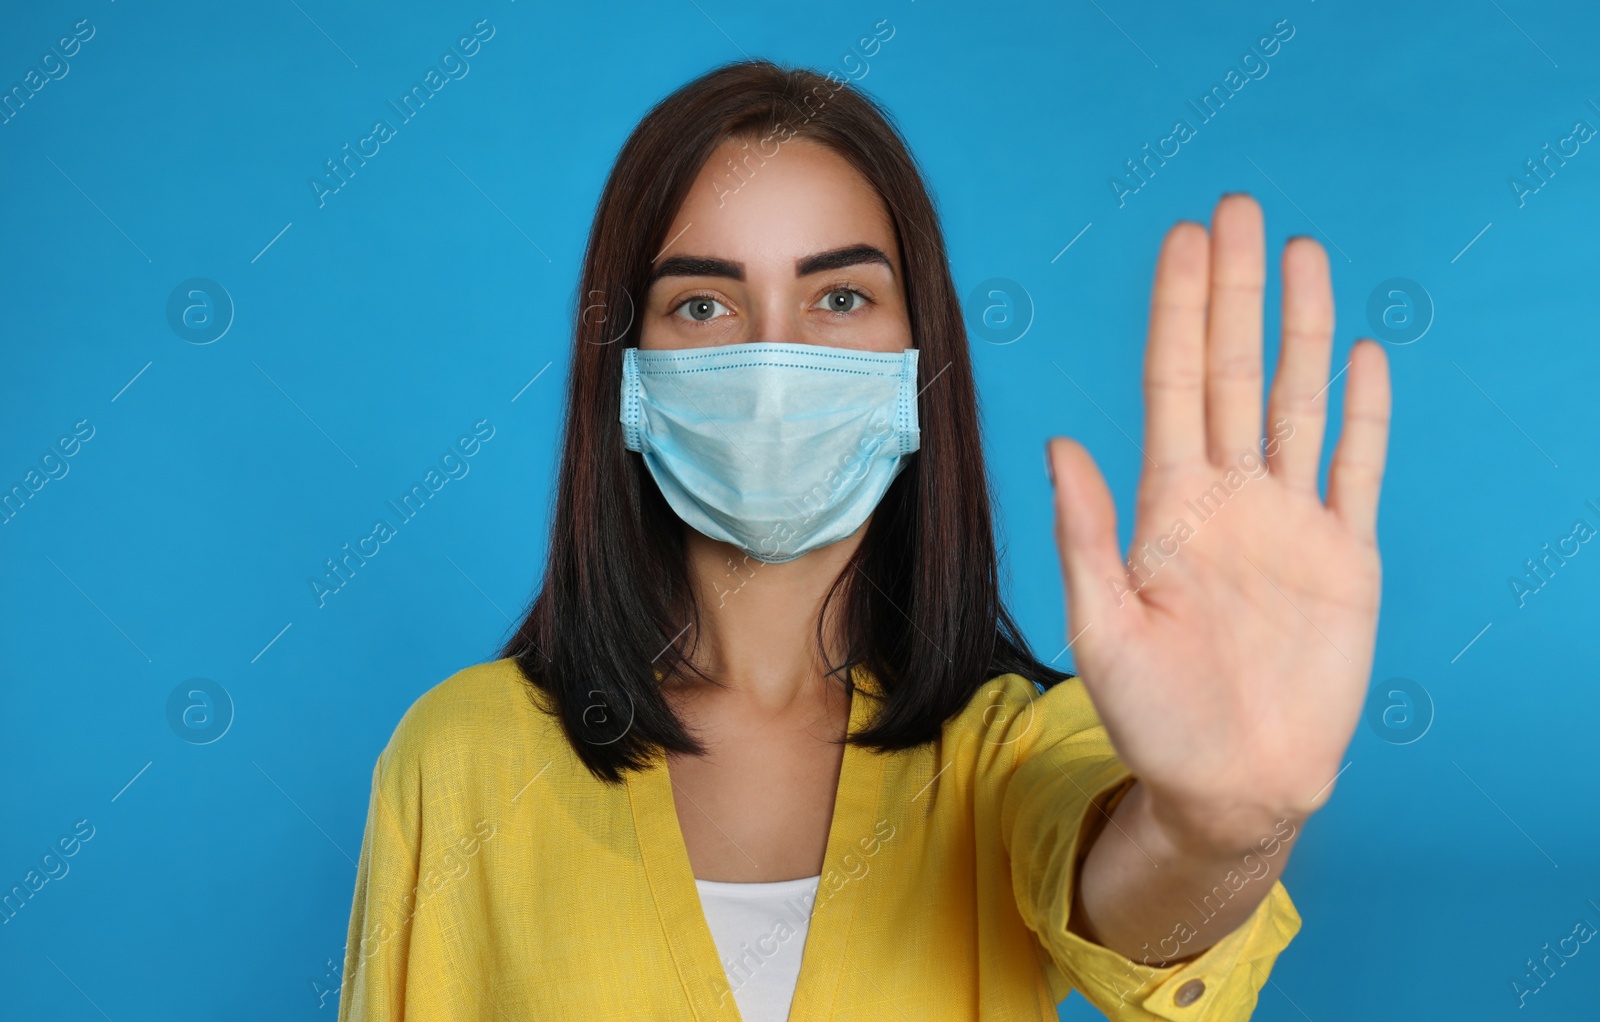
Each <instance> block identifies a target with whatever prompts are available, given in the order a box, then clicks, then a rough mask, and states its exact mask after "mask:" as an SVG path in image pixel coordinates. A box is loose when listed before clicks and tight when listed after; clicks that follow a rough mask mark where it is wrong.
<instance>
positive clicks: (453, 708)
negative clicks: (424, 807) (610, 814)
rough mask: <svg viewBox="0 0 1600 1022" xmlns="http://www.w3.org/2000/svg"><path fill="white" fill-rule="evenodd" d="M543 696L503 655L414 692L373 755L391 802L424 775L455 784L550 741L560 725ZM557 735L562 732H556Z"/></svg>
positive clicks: (407, 794)
mask: <svg viewBox="0 0 1600 1022" xmlns="http://www.w3.org/2000/svg"><path fill="white" fill-rule="evenodd" d="M547 705H548V702H547V700H546V697H545V696H544V695H543V693H541V692H539V691H538V689H536V688H535V687H534V686H533V685H531V684H530V683H529V682H528V681H527V679H526V678H525V677H524V676H523V674H522V670H521V668H519V667H518V666H517V662H516V661H515V660H513V659H510V658H506V659H502V660H495V661H491V662H489V663H482V664H474V665H472V666H471V667H466V668H463V669H462V670H459V671H457V672H456V673H454V674H452V675H450V676H449V677H448V678H446V679H444V680H443V681H441V682H439V683H438V684H437V685H434V686H433V687H432V688H430V689H428V690H427V691H426V692H424V693H423V694H422V695H420V696H418V697H417V699H416V701H414V702H413V703H412V704H411V706H410V708H409V709H407V710H406V712H405V714H404V715H403V716H402V717H401V718H400V722H399V724H397V725H396V726H395V729H394V733H393V734H392V735H391V736H390V738H389V742H388V744H387V745H386V746H385V747H384V750H383V752H382V754H381V755H380V756H379V758H378V764H377V773H378V775H379V777H380V778H381V780H382V783H383V785H384V787H386V788H387V789H388V790H389V791H390V792H391V793H392V795H393V797H394V799H395V801H396V802H397V803H402V804H403V803H405V802H409V801H411V800H412V799H414V798H416V797H419V796H420V794H421V790H422V788H423V786H424V782H425V781H426V782H429V784H428V786H430V787H438V786H439V785H440V784H441V783H444V784H449V785H451V786H454V785H455V784H457V783H459V782H461V781H463V780H464V779H465V778H466V776H467V775H471V774H482V773H484V772H493V771H494V770H495V769H496V767H497V765H500V764H502V763H503V762H504V761H505V760H507V758H508V757H511V756H515V757H516V758H518V759H521V758H523V757H524V756H526V755H528V754H530V753H532V754H535V755H537V754H539V752H541V751H545V750H548V749H550V748H551V745H550V743H551V742H552V740H555V739H561V731H560V727H559V725H558V724H557V722H555V721H554V720H553V718H551V717H550V716H549V714H547V713H546V712H544V707H546V706H547ZM563 742H564V739H563Z"/></svg>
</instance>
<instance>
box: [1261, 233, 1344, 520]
mask: <svg viewBox="0 0 1600 1022" xmlns="http://www.w3.org/2000/svg"><path fill="white" fill-rule="evenodd" d="M1332 351H1333V285H1332V284H1331V283H1330V282H1329V277H1328V254H1327V252H1325V251H1324V250H1323V248H1322V246H1321V245H1319V244H1317V242H1316V241H1314V240H1312V239H1311V238H1304V237H1302V238H1291V239H1289V243H1288V244H1287V245H1285V246H1284V247H1283V347H1282V351H1281V353H1280V354H1279V356H1278V372H1277V375H1276V376H1275V377H1274V379H1273V381H1272V397H1271V400H1270V401H1269V402H1268V406H1267V407H1268V411H1267V433H1268V434H1269V437H1270V439H1268V441H1267V448H1266V449H1267V467H1268V469H1269V470H1270V471H1271V472H1272V473H1273V474H1275V475H1277V476H1278V477H1279V478H1280V479H1282V480H1283V482H1284V485H1286V486H1288V487H1290V488H1291V489H1295V490H1300V491H1302V492H1306V493H1310V494H1312V495H1313V496H1314V495H1316V493H1317V469H1318V468H1319V467H1320V466H1321V464H1322V437H1323V433H1324V432H1325V430H1326V428H1327V422H1328V393H1327V390H1328V360H1329V357H1330V354H1331V352H1332Z"/></svg>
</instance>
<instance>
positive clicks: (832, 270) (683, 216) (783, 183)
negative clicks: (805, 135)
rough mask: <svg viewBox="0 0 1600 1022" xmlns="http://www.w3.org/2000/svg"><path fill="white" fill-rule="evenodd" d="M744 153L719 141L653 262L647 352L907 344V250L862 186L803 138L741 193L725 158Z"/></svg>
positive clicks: (752, 168)
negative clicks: (759, 344)
mask: <svg viewBox="0 0 1600 1022" xmlns="http://www.w3.org/2000/svg"><path fill="white" fill-rule="evenodd" d="M751 151H752V152H753V151H754V147H753V146H752V149H751ZM743 155H744V153H743V151H742V150H741V147H740V146H739V144H737V143H734V142H731V141H730V142H725V143H723V145H722V146H721V147H719V148H718V149H717V150H716V151H715V152H714V153H712V155H711V158H710V159H709V160H707V161H706V165H705V166H704V167H703V168H701V170H700V174H699V175H698V177H696V179H695V182H694V185H693V187H692V188H690V190H689V195H688V198H687V199H685V201H684V203H683V207H682V208H681V209H680V210H679V211H678V215H677V218H676V219H675V220H673V222H672V226H671V228H670V229H669V230H668V231H667V238H668V239H669V241H668V243H667V245H666V248H665V249H664V250H663V251H662V252H661V253H659V254H658V255H657V256H656V258H655V260H654V262H653V263H652V264H651V265H652V268H653V271H654V274H655V276H654V278H653V279H652V281H651V284H650V291H649V294H648V296H647V298H646V302H645V315H644V322H643V324H642V326H641V328H640V337H639V347H641V348H645V349H651V348H702V347H712V346H715V345H719V344H744V343H749V342H754V341H765V342H770V343H779V344H820V345H826V346H829V347H835V348H853V349H856V350H861V351H885V352H895V351H901V350H903V349H905V348H909V347H911V321H910V317H909V316H908V315H907V311H906V299H905V286H904V277H903V271H902V268H901V266H900V252H899V245H898V244H897V243H896V240H895V234H894V227H893V226H892V224H891V223H890V221H889V214H888V209H887V208H886V207H885V206H884V203H883V200H882V198H880V197H879V195H878V193H877V192H876V191H875V190H874V189H873V187H872V185H871V184H869V183H868V182H867V180H866V178H864V177H862V176H861V175H860V174H859V173H857V172H856V170H855V169H854V168H852V167H851V166H850V164H848V163H846V162H845V161H844V159H843V158H842V157H840V156H838V155H837V154H835V153H834V152H833V151H832V150H830V149H828V148H826V147H824V146H821V145H818V144H816V143H814V142H810V141H807V140H805V139H798V138H797V139H792V140H790V141H788V142H786V143H784V144H783V145H782V147H781V148H780V149H779V150H778V152H777V154H776V155H775V156H772V157H770V158H767V159H765V161H764V162H763V163H761V164H760V165H759V166H757V165H756V160H755V159H753V158H752V159H750V160H749V163H748V167H747V168H746V169H745V170H744V174H745V177H744V183H743V184H742V185H741V184H740V179H739V178H738V177H736V176H734V174H733V171H732V170H731V169H730V168H729V166H728V162H727V161H728V160H729V159H732V160H734V161H735V163H737V162H738V161H739V159H740V157H741V156H743Z"/></svg>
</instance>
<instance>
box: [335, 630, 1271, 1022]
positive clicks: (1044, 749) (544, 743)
mask: <svg viewBox="0 0 1600 1022" xmlns="http://www.w3.org/2000/svg"><path fill="white" fill-rule="evenodd" d="M852 677H853V683H854V686H855V687H854V691H853V694H852V697H851V706H850V726H851V730H852V731H855V730H858V729H860V728H861V727H863V726H864V725H865V724H866V723H867V722H868V720H869V719H870V714H871V712H872V709H873V707H874V705H875V703H876V702H877V700H878V699H880V698H881V695H882V689H881V687H880V686H879V685H878V683H877V681H876V679H874V678H873V677H872V675H871V674H870V672H868V671H866V670H864V669H860V668H858V669H857V670H856V671H855V672H854V674H853V676H852ZM530 692H531V693H534V698H537V699H539V700H540V701H541V704H544V705H548V697H546V696H544V695H543V694H542V693H539V692H538V690H537V689H534V688H532V686H530V685H528V684H527V683H526V682H525V681H524V680H523V678H522V675H521V672H520V671H519V670H518V668H517V665H516V663H515V661H512V660H509V659H507V660H498V661H495V662H493V663H487V664H479V665H476V666H473V667H469V668H466V669H465V670H463V671H460V672H458V673H457V674H455V675H453V676H451V677H450V678H449V679H447V680H445V681H444V682H442V683H440V684H439V685H437V686H435V687H434V688H433V689H431V690H430V691H428V692H426V693H424V694H423V695H422V696H421V697H420V698H418V699H417V701H416V702H415V704H413V705H412V707H411V708H410V710H409V711H407V713H406V714H405V716H404V718H403V719H402V720H401V721H400V724H399V726H398V727H396V729H395V731H394V735H393V737H392V738H391V739H390V741H389V744H388V746H387V747H386V748H385V749H384V750H383V752H382V754H381V755H380V756H379V758H378V761H377V763H376V765H375V767H374V769H373V775H372V796H371V802H370V804H369V807H368V810H367V823H366V832H365V835H364V836H363V839H362V844H361V862H360V865H359V868H358V870H357V873H356V887H355V898H354V904H353V906H352V908H351V913H350V931H349V944H348V946H347V947H346V950H345V967H344V981H343V988H342V991H341V997H340V1002H339V1019H340V1022H353V1020H384V1022H390V1020H393V1022H400V1020H402V1019H403V1020H405V1022H436V1020H443V1019H461V1020H466V1019H472V1020H480V1019H481V1020H484V1022H498V1020H504V1022H512V1020H516V1022H544V1020H553V1019H581V1020H590V1019H594V1020H603V1022H638V1020H645V1019H670V1020H688V1019H694V1020H703V1022H738V1019H739V1012H738V1007H737V1005H736V1003H735V1001H734V998H733V996H732V993H731V988H730V985H729V977H728V972H727V969H725V967H724V963H723V962H722V961H721V960H720V959H719V957H718V953H717V948H716V945H715V944H714V943H713V941H712V938H711V932H710V930H709V928H708V927H707V925H706V921H705V917H704V915H703V913H702V911H701V908H700V901H699V894H698V892H697V890H696V887H695V882H694V875H693V872H692V870H691V868H690V865H689V857H688V853H687V851H686V850H685V846H684V842H683V832H682V830H681V829H680V827H679V824H678V819H677V812H676V809H675V808H674V802H673V798H672V788H671V782H670V780H669V778H668V775H667V770H666V765H665V759H664V757H663V756H662V755H661V753H660V752H659V751H658V752H657V754H656V757H655V760H654V762H653V764H652V766H651V768H650V769H649V770H646V771H643V772H630V773H629V774H628V775H627V778H628V779H627V781H626V783H624V784H619V785H608V784H605V783H603V782H601V781H599V780H597V779H596V778H595V777H594V776H593V775H592V774H590V773H589V771H588V770H587V768H585V767H584V766H583V764H582V762H581V761H580V760H579V759H578V757H577V756H576V755H575V754H574V753H573V752H572V750H571V748H570V746H569V745H568V742H567V738H566V736H565V733H564V732H563V731H562V730H561V728H560V725H559V723H558V722H557V721H556V720H555V719H554V718H552V717H549V716H547V715H545V714H543V713H541V712H539V711H538V710H537V709H536V708H535V707H534V706H533V705H532V701H531V700H530V696H529V693H530ZM1131 784H1132V778H1131V777H1130V775H1129V773H1128V769H1127V767H1126V766H1124V765H1123V764H1122V763H1121V761H1120V760H1118V759H1117V758H1116V756H1115V754H1114V752H1113V751H1112V747H1111V744H1110V742H1109V740H1108V739H1107V737H1106V732H1105V729H1104V728H1103V727H1102V726H1101V725H1100V722H1099V719H1098V717H1097V716H1096V714H1095V710H1094V707H1093V705H1092V704H1091V703H1090V701H1089V698H1088V695H1087V692H1086V691H1085V689H1084V687H1083V683H1082V682H1081V681H1080V680H1078V679H1072V680H1070V681H1066V682H1062V683H1061V684H1059V685H1057V686H1055V687H1053V688H1051V689H1049V690H1048V691H1047V692H1046V693H1045V694H1042V695H1041V694H1039V691H1038V689H1037V688H1036V687H1035V685H1034V684H1033V683H1032V682H1030V681H1028V680H1026V679H1025V678H1022V677H1020V676H1018V675H1015V674H1008V675H1002V676H1000V677H998V678H995V679H994V680H992V681H991V682H989V683H987V684H985V685H984V686H983V687H982V688H981V689H980V690H979V692H978V693H977V694H976V695H975V696H974V697H973V699H972V700H971V702H970V703H969V704H968V705H967V707H966V708H965V709H964V710H963V711H962V712H961V713H959V714H957V715H956V716H955V717H953V718H951V719H950V720H949V721H947V722H946V723H945V725H944V728H943V731H942V735H941V737H940V738H939V739H938V740H937V741H935V742H932V743H929V744H927V745H924V746H921V747H919V748H916V749H911V750H905V751H900V752H896V753H891V754H887V755H886V754H882V753H877V752H874V751H872V750H870V749H862V748H858V747H857V746H854V745H847V746H846V747H845V752H844V762H843V766H842V768H841V773H840V777H839V787H838V793H837V795H836V798H835V804H834V812H833V822H832V825H831V827H830V829H829V832H828V839H827V852H826V858H825V860H824V864H823V868H822V879H821V881H820V882H819V886H818V890H817V895H816V900H815V902H814V903H813V904H812V905H811V908H810V917H811V918H810V924H809V933H808V935H807V937H806V943H805V948H804V955H803V958H802V962H801V968H800V976H799V980H798V983H797V985H796V987H795V993H794V1002H793V1008H792V1009H791V1013H790V1015H789V1018H790V1019H791V1020H795V1022H822V1020H825V1019H833V1020H857V1019H859V1020H862V1022H867V1020H870V1022H882V1020H883V1019H888V1018H906V1019H916V1020H918V1022H926V1020H946V1019H949V1020H956V1019H993V1020H998V1019H1018V1020H1020V1019H1039V1020H1045V1022H1053V1020H1055V1019H1056V1018H1057V1010H1056V1006H1057V1004H1058V1003H1059V1002H1061V1001H1062V1000H1064V999H1065V998H1066V996H1067V994H1068V992H1069V991H1070V990H1072V989H1074V988H1075V989H1077V990H1079V991H1081V992H1082V994H1083V996H1084V997H1085V998H1086V999H1087V1000H1088V1001H1089V1002H1090V1003H1091V1004H1093V1005H1095V1006H1096V1007H1097V1008H1099V1009H1100V1010H1101V1011H1103V1012H1104V1013H1105V1014H1106V1015H1107V1016H1109V1017H1110V1018H1111V1019H1113V1020H1119V1022H1120V1020H1135V1019H1139V1020H1148V1019H1166V1020H1170V1022H1202V1020H1203V1022H1217V1020H1222V1019H1243V1018H1247V1017H1248V1016H1249V1014H1250V1012H1251V1010H1252V1009H1253V1008H1254V1006H1255V1003H1256V994H1257V992H1258V991H1259V990H1260V988H1261V987H1262V985H1263V984H1264V983H1265V982H1266V979H1267V974H1268V972H1269V971H1270V969H1271V967H1272V964H1273V962H1274V960H1275V959H1276V958H1277V956H1278V953H1279V952H1280V951H1282V950H1283V948H1284V947H1285V946H1287V945H1288V943H1289V941H1290V939H1291V938H1292V937H1293V936H1294V935H1295V933H1296V932H1297V931H1298V930H1299V928H1300V916H1299V914H1298V913H1297V912H1296V911H1295V908H1294V905H1293V904H1292V903H1291V902H1290V901H1289V895H1288V892H1287V891H1286V890H1285V889H1284V887H1283V883H1282V881H1281V880H1277V879H1272V880H1271V881H1270V882H1271V884H1272V886H1271V890H1270V892H1269V894H1268V896H1267V897H1266V898H1265V899H1264V900H1263V901H1262V903H1261V904H1260V906H1259V907H1258V908H1257V909H1256V911H1255V912H1254V914H1252V915H1251V916H1250V917H1249V918H1248V919H1247V920H1246V921H1245V922H1244V924H1243V925H1241V926H1240V927H1239V928H1238V929H1236V930H1234V931H1233V932H1231V933H1228V934H1226V935H1222V934H1213V933H1206V931H1205V925H1206V923H1205V918H1206V913H1205V912H1204V911H1202V910H1201V909H1200V908H1199V907H1197V908H1196V911H1195V912H1194V913H1192V919H1193V927H1194V929H1193V931H1192V933H1191V935H1192V934H1193V933H1205V934H1206V936H1207V938H1218V937H1220V939H1219V940H1217V941H1216V943H1215V944H1213V946H1212V947H1210V948H1209V949H1208V950H1207V951H1206V952H1205V953H1204V954H1202V955H1200V956H1199V957H1198V958H1196V959H1195V960H1194V961H1191V962H1188V963H1185V964H1182V965H1175V966H1169V967H1167V968H1165V969H1152V968H1149V967H1146V966H1143V965H1139V964H1136V963H1134V962H1131V961H1129V960H1128V959H1126V958H1123V957H1122V956H1121V955H1119V954H1117V953H1115V952H1113V951H1111V950H1109V949H1107V948H1104V947H1100V946H1099V945H1096V944H1092V943H1090V942H1088V941H1086V940H1084V939H1082V938H1081V937H1079V936H1078V935H1077V934H1074V933H1071V932H1069V931H1068V929H1067V912H1068V908H1069V906H1071V904H1072V890H1071V886H1070V885H1071V883H1072V880H1073V878H1074V869H1073V866H1074V864H1075V863H1076V861H1077V860H1078V858H1079V857H1080V856H1081V855H1082V854H1083V853H1084V852H1085V851H1086V849H1083V848H1080V846H1079V840H1078V838H1079V831H1080V825H1081V824H1082V823H1083V821H1084V819H1085V814H1086V813H1088V812H1094V813H1099V812H1100V811H1101V810H1100V809H1097V808H1094V807H1092V806H1091V805H1090V800H1091V799H1093V800H1094V801H1095V803H1096V804H1097V805H1099V806H1101V807H1103V808H1105V809H1110V808H1111V807H1113V806H1114V805H1115V800H1116V799H1117V798H1118V797H1120V796H1121V794H1123V793H1124V792H1125V791H1126V790H1127V788H1128V786H1129V785H1131ZM1259 861H1261V862H1263V863H1270V861H1271V860H1270V859H1262V860H1259ZM1257 873H1258V871H1256V870H1254V869H1251V868H1249V866H1248V864H1246V869H1245V870H1244V871H1241V872H1239V873H1230V874H1229V878H1231V879H1230V880H1229V881H1228V882H1224V878H1221V877H1219V878H1218V880H1219V883H1218V886H1217V888H1216V889H1215V891H1214V894H1215V895H1216V898H1215V899H1204V900H1205V901H1207V902H1208V903H1212V902H1215V901H1217V900H1221V899H1225V898H1228V897H1232V894H1233V893H1234V891H1237V890H1241V889H1243V886H1244V884H1248V883H1254V884H1261V883H1267V882H1268V878H1269V876H1270V870H1269V869H1264V870H1262V871H1259V875H1257ZM1252 893H1254V890H1252ZM1161 938H1167V939H1168V944H1167V945H1166V946H1167V949H1168V951H1167V953H1168V954H1173V953H1184V952H1174V951H1173V949H1174V948H1177V947H1179V944H1178V943H1177V942H1176V941H1175V940H1174V939H1173V937H1172V935H1171V934H1166V933H1162V934H1152V935H1151V941H1150V945H1151V947H1152V948H1155V947H1156V946H1157V942H1158V941H1159V940H1160V939H1161ZM757 943H758V944H759V943H760V941H758V942H757ZM762 950H763V949H762V948H760V947H755V948H748V949H747V951H746V953H745V954H744V955H743V956H742V959H741V961H740V962H738V963H736V965H735V968H736V969H737V970H745V971H736V973H735V975H736V976H743V975H745V974H746V972H747V971H748V970H751V969H755V968H759V967H760V964H761V961H762V959H763V957H764V956H763V955H762V954H761V952H762ZM766 950H768V951H769V953H770V950H771V949H770V948H768V949H766ZM1154 957H1155V960H1160V959H1159V952H1156V953H1155V954H1154ZM1196 981H1198V982H1196ZM1180 991H1182V993H1180Z"/></svg>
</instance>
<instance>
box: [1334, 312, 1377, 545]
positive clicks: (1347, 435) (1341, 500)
mask: <svg viewBox="0 0 1600 1022" xmlns="http://www.w3.org/2000/svg"><path fill="white" fill-rule="evenodd" d="M1349 372H1350V383H1349V384H1348V386H1346V388H1345V396H1344V428H1343V431H1342V433H1341V435H1340V437H1339V446H1338V448H1337V449H1336V450H1335V451H1334V452H1333V467H1332V468H1330V469H1329V470H1328V507H1329V509H1330V510H1332V511H1334V512H1336V513H1337V514H1338V515H1339V517H1340V518H1341V519H1343V520H1344V522H1345V525H1346V526H1347V527H1348V528H1349V529H1350V531H1351V532H1353V533H1354V534H1355V535H1356V536H1358V537H1359V538H1361V539H1364V540H1366V541H1367V542H1369V543H1373V542H1376V541H1377V524H1378V490H1379V488H1380V486H1381V485H1382V483H1383V462H1384V457H1385V453H1386V449H1387V447H1388V444H1389V400H1390V398H1389V359H1388V356H1387V355H1385V354H1384V353H1383V348H1382V347H1381V346H1380V345H1379V344H1378V342H1377V341H1374V340H1371V339H1370V338H1363V339H1361V340H1359V341H1357V342H1356V345H1355V347H1354V348H1352V349H1350V370H1349Z"/></svg>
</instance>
